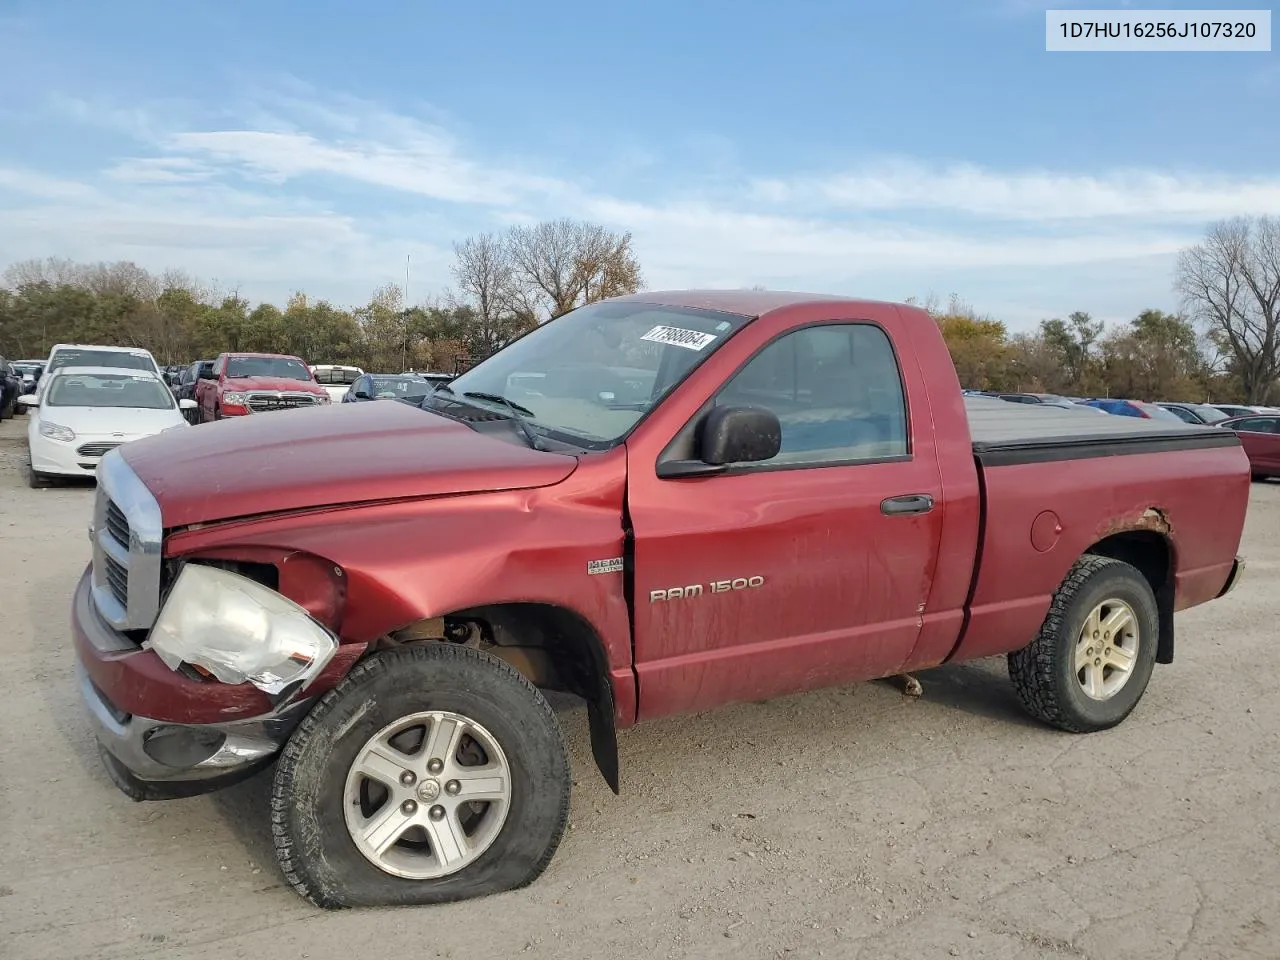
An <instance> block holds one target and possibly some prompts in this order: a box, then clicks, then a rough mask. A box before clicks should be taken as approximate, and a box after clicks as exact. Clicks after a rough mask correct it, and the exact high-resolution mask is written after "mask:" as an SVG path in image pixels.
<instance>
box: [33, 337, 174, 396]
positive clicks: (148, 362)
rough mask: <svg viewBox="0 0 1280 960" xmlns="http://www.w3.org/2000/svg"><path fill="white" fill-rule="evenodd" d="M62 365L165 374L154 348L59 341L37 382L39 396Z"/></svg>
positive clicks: (159, 375)
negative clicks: (154, 355)
mask: <svg viewBox="0 0 1280 960" xmlns="http://www.w3.org/2000/svg"><path fill="white" fill-rule="evenodd" d="M62 367H113V368H120V369H124V370H146V371H149V372H151V373H154V374H155V375H156V376H157V377H163V374H162V373H161V372H160V365H159V364H158V363H156V358H155V357H153V356H152V355H151V351H150V350H143V349H142V348H141V347H108V346H103V345H100V344H93V343H55V344H54V345H53V349H52V350H50V351H49V359H48V360H46V361H45V364H44V376H43V377H42V378H41V379H40V381H39V383H37V384H36V395H37V396H39V395H40V394H41V393H43V392H44V385H45V382H46V381H47V380H48V379H49V377H50V375H52V374H53V373H55V372H56V371H57V370H59V369H61V368H62Z"/></svg>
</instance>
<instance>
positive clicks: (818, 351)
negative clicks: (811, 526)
mask: <svg viewBox="0 0 1280 960" xmlns="http://www.w3.org/2000/svg"><path fill="white" fill-rule="evenodd" d="M715 402H716V405H717V406H735V407H736V406H754V407H764V408H765V409H768V410H771V411H772V412H773V413H774V414H776V415H777V417H778V420H779V421H780V422H781V424H782V448H781V450H780V451H779V452H778V455H777V456H775V457H774V458H773V459H771V460H767V461H764V462H763V463H761V464H759V465H760V466H765V467H768V466H774V465H780V464H796V465H810V466H823V465H828V464H836V463H858V462H866V461H875V460H885V459H890V458H895V457H905V456H906V455H907V454H908V452H909V450H908V442H907V418H906V401H905V397H904V394H903V388H902V376H901V374H900V372H899V370H898V361H897V358H896V357H895V356H894V353H893V347H892V346H891V345H890V343H889V338H888V337H887V336H886V335H885V333H884V331H883V330H881V329H880V328H879V327H877V326H874V325H872V324H869V323H858V324H829V325H822V326H813V327H805V328H803V329H801V330H796V331H794V332H792V333H789V334H787V335H786V336H783V337H780V338H779V339H777V340H775V341H774V342H773V343H771V344H769V346H767V347H765V348H764V349H763V350H761V351H760V352H759V353H758V354H756V356H755V357H754V358H752V359H751V360H750V361H749V362H748V363H747V365H746V366H745V367H743V368H742V369H741V370H739V371H738V373H737V374H735V375H734V377H733V379H732V380H730V381H729V382H728V383H727V384H725V386H724V387H723V388H722V389H721V391H720V393H719V395H718V396H717V397H716V401H715Z"/></svg>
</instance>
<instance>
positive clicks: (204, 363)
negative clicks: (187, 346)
mask: <svg viewBox="0 0 1280 960" xmlns="http://www.w3.org/2000/svg"><path fill="white" fill-rule="evenodd" d="M215 362H216V361H214V360H197V361H196V362H195V363H191V364H188V365H187V366H185V367H183V368H182V369H181V370H180V371H179V372H178V376H177V378H176V379H175V381H174V384H173V395H174V396H175V397H176V398H177V399H178V401H179V402H181V401H183V400H191V401H192V402H193V404H194V401H195V399H196V384H198V383H199V382H200V380H201V379H210V378H212V377H213V365H214V363H215ZM183 413H184V415H185V416H186V418H187V422H188V423H197V422H198V421H199V413H200V411H199V409H198V407H195V406H193V407H192V408H191V409H187V410H184V411H183Z"/></svg>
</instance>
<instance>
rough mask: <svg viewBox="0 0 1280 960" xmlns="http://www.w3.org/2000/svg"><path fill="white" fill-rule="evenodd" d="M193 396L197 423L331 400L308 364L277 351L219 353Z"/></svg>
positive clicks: (320, 403) (290, 408) (289, 408)
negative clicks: (209, 372) (208, 374)
mask: <svg viewBox="0 0 1280 960" xmlns="http://www.w3.org/2000/svg"><path fill="white" fill-rule="evenodd" d="M195 398H196V406H197V408H198V413H197V415H196V416H197V422H199V423H210V422H212V421H214V420H222V419H223V418H225V417H243V416H245V415H247V414H250V413H265V412H267V411H270V410H292V409H295V408H297V407H313V406H323V405H325V404H328V403H330V399H329V394H328V392H327V391H326V390H325V388H324V387H322V386H320V384H319V383H317V382H316V378H315V375H314V374H312V372H311V368H310V367H308V366H307V365H306V364H305V363H303V362H302V361H301V360H300V359H299V358H298V357H290V356H287V355H284V354H276V353H223V354H220V355H219V356H218V359H217V360H215V361H214V364H213V372H212V374H211V375H210V376H209V377H207V378H201V379H200V380H198V381H197V382H196V394H195Z"/></svg>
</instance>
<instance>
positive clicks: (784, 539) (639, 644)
mask: <svg viewBox="0 0 1280 960" xmlns="http://www.w3.org/2000/svg"><path fill="white" fill-rule="evenodd" d="M919 390H920V394H921V395H913V396H912V397H911V399H912V401H913V403H912V405H911V407H910V408H912V409H916V410H921V411H925V410H927V408H928V407H927V399H926V398H925V397H923V395H922V393H923V387H922V386H921V387H920V388H919ZM714 402H715V404H716V405H728V406H743V405H750V406H762V407H766V408H768V409H770V410H772V411H773V412H774V413H776V414H777V415H778V417H779V420H780V422H781V424H782V450H781V451H780V452H779V454H778V455H777V456H776V457H775V458H773V459H772V460H770V461H766V462H764V463H758V464H743V465H741V466H739V467H735V468H732V469H730V470H729V471H728V472H726V473H723V474H719V475H713V476H701V477H688V478H682V479H665V480H664V479H659V478H656V477H655V476H654V465H653V463H652V462H644V463H641V462H632V463H630V464H629V471H628V472H629V477H631V478H632V480H631V481H630V482H629V492H628V506H629V511H630V516H631V522H632V526H633V530H634V537H635V574H634V576H635V599H634V604H635V651H636V671H637V674H638V676H639V714H640V717H641V719H646V718H652V717H655V716H660V715H663V714H671V713H677V712H688V711H696V710H701V709H705V708H708V707H711V706H715V705H717V704H719V703H723V702H726V701H731V700H760V699H766V698H769V697H774V696H778V695H780V694H785V693H790V692H793V691H797V690H804V689H809V688H813V687H819V686H826V685H831V684H838V683H846V682H852V681H854V680H862V679H869V678H872V677H879V676H886V675H891V674H893V673H895V672H897V670H898V668H899V667H901V666H902V665H903V664H904V663H905V662H906V661H907V659H908V657H909V655H910V653H911V651H912V649H913V648H914V646H915V643H916V640H917V638H918V637H919V635H920V630H921V623H922V615H923V612H924V604H925V601H926V599H927V598H928V594H929V589H930V586H931V584H932V580H933V570H934V566H935V563H936V562H937V555H938V544H939V539H940V535H941V524H942V516H941V514H942V511H941V508H940V504H941V499H942V489H941V479H940V476H939V471H938V467H937V459H936V457H935V456H934V455H933V441H932V433H931V421H930V419H929V418H928V416H927V415H923V416H918V417H914V418H910V417H908V413H907V411H908V409H909V406H908V403H907V391H906V389H905V387H904V382H903V377H902V373H901V371H900V370H899V367H898V363H897V360H896V357H895V354H894V351H893V349H892V346H891V344H890V341H889V338H888V335H887V333H886V331H885V330H884V329H883V328H882V327H880V326H879V325H876V324H872V323H828V324H816V325H813V326H808V327H803V328H800V329H799V330H795V331H793V332H791V333H788V334H784V335H783V336H781V337H779V338H777V339H775V340H773V341H772V342H771V343H769V344H768V345H766V346H764V347H763V348H762V349H761V350H759V351H758V352H757V353H756V354H755V356H754V357H752V359H750V360H749V361H748V362H747V363H746V364H745V365H744V366H743V367H741V368H740V369H739V371H738V372H737V373H736V374H735V375H734V376H733V377H732V378H731V379H730V380H729V381H728V382H727V383H726V384H725V385H724V386H723V387H722V388H721V390H720V391H719V393H718V394H717V395H716V397H715V401H714Z"/></svg>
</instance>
